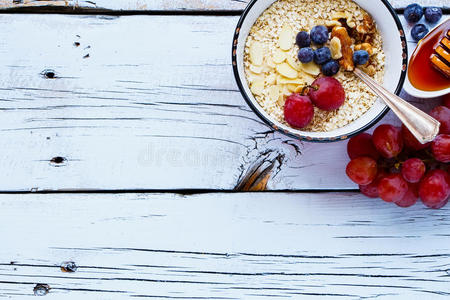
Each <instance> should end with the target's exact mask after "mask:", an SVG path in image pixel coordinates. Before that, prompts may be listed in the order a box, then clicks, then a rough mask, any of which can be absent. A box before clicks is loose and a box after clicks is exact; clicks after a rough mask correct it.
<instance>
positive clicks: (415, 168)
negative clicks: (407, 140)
mask: <svg viewBox="0 0 450 300" xmlns="http://www.w3.org/2000/svg"><path fill="white" fill-rule="evenodd" d="M425 171H426V166H425V164H424V163H423V161H421V160H420V159H418V158H410V159H408V160H407V161H405V162H404V163H403V165H402V175H403V178H404V179H405V180H406V181H408V182H410V183H417V182H419V181H420V179H422V177H423V175H424V174H425Z"/></svg>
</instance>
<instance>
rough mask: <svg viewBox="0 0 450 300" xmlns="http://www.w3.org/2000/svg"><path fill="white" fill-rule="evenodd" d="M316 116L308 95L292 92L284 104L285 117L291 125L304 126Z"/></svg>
mask: <svg viewBox="0 0 450 300" xmlns="http://www.w3.org/2000/svg"><path fill="white" fill-rule="evenodd" d="M313 117H314V107H313V105H312V103H311V100H310V99H309V97H308V96H301V95H300V94H292V95H290V96H288V97H287V98H286V103H285V105H284V119H285V120H286V122H288V124H289V125H291V126H292V127H296V128H303V127H305V126H306V125H308V124H309V123H310V122H311V120H312V119H313Z"/></svg>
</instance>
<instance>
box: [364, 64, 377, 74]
mask: <svg viewBox="0 0 450 300" xmlns="http://www.w3.org/2000/svg"><path fill="white" fill-rule="evenodd" d="M361 69H362V70H363V71H364V72H365V73H366V74H367V75H369V76H374V75H375V73H376V72H377V70H376V69H375V66H374V65H368V66H361Z"/></svg>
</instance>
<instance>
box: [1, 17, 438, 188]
mask: <svg viewBox="0 0 450 300" xmlns="http://www.w3.org/2000/svg"><path fill="white" fill-rule="evenodd" d="M237 19H238V17H234V16H222V17H215V16H122V17H116V16H74V15H29V14H26V15H22V14H11V15H10V14H3V15H1V16H0V25H1V26H3V28H5V30H3V31H1V32H0V52H1V54H2V55H0V78H1V79H0V90H1V91H2V95H1V98H0V114H1V119H2V123H1V128H0V132H1V136H2V138H3V141H5V143H7V144H5V146H3V147H0V165H1V166H2V172H0V191H17V190H20V191H30V190H86V189H89V190H98V189H164V190H166V189H167V190H171V189H233V188H234V187H235V186H236V184H237V183H238V182H239V180H240V178H241V177H242V176H243V175H244V174H245V172H246V170H248V169H249V168H251V167H252V165H253V164H254V163H255V162H257V161H258V160H259V159H261V157H265V156H271V157H272V156H275V157H279V158H280V159H279V164H278V165H277V167H276V168H275V173H274V176H273V177H272V178H271V180H270V182H268V184H267V187H268V189H271V190H285V189H353V188H355V187H356V186H355V185H354V184H352V183H351V182H350V181H349V180H348V179H347V177H346V176H345V173H344V169H345V165H346V163H347V161H348V159H347V155H346V153H345V147H346V142H339V143H333V144H311V143H303V142H299V141H296V140H292V139H290V138H288V137H285V136H284V135H281V134H279V133H274V132H273V131H271V130H270V129H269V128H268V127H267V126H266V125H264V124H263V123H262V122H261V121H260V120H259V119H258V117H257V116H256V115H255V114H254V113H253V112H252V111H251V110H250V108H249V107H248V106H247V105H246V103H245V101H244V100H243V98H242V96H241V95H240V93H239V91H238V89H237V87H236V84H235V81H234V78H233V75H232V69H231V65H230V56H231V55H230V51H231V50H230V44H231V40H230V39H229V38H230V37H231V36H232V33H233V30H234V27H235V24H236V22H237ZM11 24H14V26H10V25H11ZM18 37H20V38H18ZM30 49H32V51H30ZM49 70H51V72H50V71H49ZM49 77H51V78H49ZM410 100H412V101H413V102H414V103H418V104H421V102H420V101H419V100H417V99H410ZM437 101H439V100H434V101H433V100H427V101H426V102H423V103H422V104H421V105H422V107H424V106H430V105H436V103H437ZM393 120H395V117H393V116H392V115H389V116H388V118H387V119H386V121H393Z"/></svg>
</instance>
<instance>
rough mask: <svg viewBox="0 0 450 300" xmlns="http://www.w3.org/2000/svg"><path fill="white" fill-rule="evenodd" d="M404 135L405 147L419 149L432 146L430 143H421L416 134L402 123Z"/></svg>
mask: <svg viewBox="0 0 450 300" xmlns="http://www.w3.org/2000/svg"><path fill="white" fill-rule="evenodd" d="M402 136H403V141H404V142H405V147H406V148H408V149H411V150H415V151H419V150H422V149H425V148H427V147H428V146H430V143H426V144H422V143H420V142H419V141H418V140H417V139H416V138H415V137H414V135H413V134H412V133H411V131H409V129H408V128H406V126H405V125H402Z"/></svg>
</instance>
